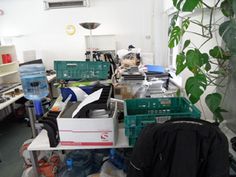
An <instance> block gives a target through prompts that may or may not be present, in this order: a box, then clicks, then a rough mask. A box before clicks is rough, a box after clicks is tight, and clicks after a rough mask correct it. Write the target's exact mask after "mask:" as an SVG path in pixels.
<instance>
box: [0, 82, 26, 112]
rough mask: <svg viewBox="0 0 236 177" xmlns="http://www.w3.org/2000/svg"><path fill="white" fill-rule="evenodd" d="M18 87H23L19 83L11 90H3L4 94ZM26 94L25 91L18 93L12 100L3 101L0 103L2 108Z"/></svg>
mask: <svg viewBox="0 0 236 177" xmlns="http://www.w3.org/2000/svg"><path fill="white" fill-rule="evenodd" d="M16 88H19V89H22V86H21V85H18V86H16V87H14V88H12V89H10V90H7V91H5V92H3V95H5V94H6V93H8V92H11V91H13V90H14V89H16ZM23 96H24V94H23V93H21V94H19V95H16V96H14V97H11V98H10V100H7V101H6V102H3V103H0V110H2V109H4V108H5V107H7V106H9V105H10V104H12V103H14V102H15V101H17V100H19V99H20V98H22V97H23Z"/></svg>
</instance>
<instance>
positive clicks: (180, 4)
mask: <svg viewBox="0 0 236 177" xmlns="http://www.w3.org/2000/svg"><path fill="white" fill-rule="evenodd" d="M172 1H173V5H174V6H175V7H176V8H177V9H178V10H181V11H183V12H192V11H193V10H194V9H195V8H196V7H197V6H198V4H199V3H200V0H172Z"/></svg>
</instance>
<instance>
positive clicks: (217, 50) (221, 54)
mask: <svg viewBox="0 0 236 177" xmlns="http://www.w3.org/2000/svg"><path fill="white" fill-rule="evenodd" d="M209 54H210V55H211V56H212V57H213V58H217V59H223V60H227V59H229V58H230V56H229V55H228V54H227V52H225V51H224V49H222V48H221V47H219V46H215V47H214V48H213V49H211V50H210V51H209Z"/></svg>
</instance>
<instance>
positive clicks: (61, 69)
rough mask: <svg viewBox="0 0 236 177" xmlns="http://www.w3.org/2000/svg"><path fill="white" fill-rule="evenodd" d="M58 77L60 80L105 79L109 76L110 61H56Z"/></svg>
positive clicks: (55, 66)
mask: <svg viewBox="0 0 236 177" xmlns="http://www.w3.org/2000/svg"><path fill="white" fill-rule="evenodd" d="M54 69H55V70H56V73H57V79H60V80H67V81H69V80H83V81H91V80H105V79H108V77H109V71H110V63H109V62H99V61H97V62H89V61H54Z"/></svg>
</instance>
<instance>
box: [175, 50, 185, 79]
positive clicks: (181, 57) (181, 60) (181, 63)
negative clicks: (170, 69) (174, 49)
mask: <svg viewBox="0 0 236 177" xmlns="http://www.w3.org/2000/svg"><path fill="white" fill-rule="evenodd" d="M176 65H177V69H176V74H177V75H178V74H180V73H181V72H182V71H183V70H184V69H185V68H186V66H187V64H186V57H185V54H184V53H183V52H182V53H180V54H178V55H177V58H176Z"/></svg>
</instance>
